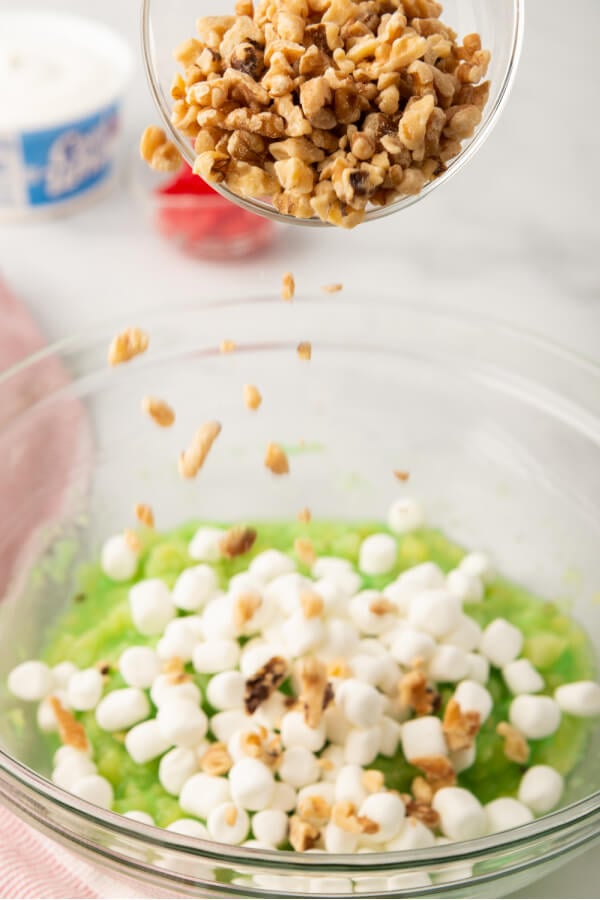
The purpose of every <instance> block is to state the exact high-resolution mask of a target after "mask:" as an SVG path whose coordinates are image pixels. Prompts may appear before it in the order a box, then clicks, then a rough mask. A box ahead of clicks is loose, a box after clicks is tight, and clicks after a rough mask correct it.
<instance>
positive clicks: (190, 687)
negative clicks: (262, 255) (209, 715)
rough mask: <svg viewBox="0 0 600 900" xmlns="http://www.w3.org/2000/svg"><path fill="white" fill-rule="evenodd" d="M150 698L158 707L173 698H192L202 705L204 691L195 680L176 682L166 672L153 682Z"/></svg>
mask: <svg viewBox="0 0 600 900" xmlns="http://www.w3.org/2000/svg"><path fill="white" fill-rule="evenodd" d="M150 699H151V700H152V702H153V703H154V705H155V706H158V707H160V706H162V705H163V704H164V703H171V702H172V701H173V700H190V701H191V702H192V703H196V704H197V705H200V702H201V700H202V693H201V691H200V688H199V687H198V685H197V684H194V682H193V681H183V682H182V683H181V684H174V683H173V680H172V678H171V676H170V675H166V674H165V675H159V676H158V677H157V678H155V679H154V681H153V682H152V687H151V688H150Z"/></svg>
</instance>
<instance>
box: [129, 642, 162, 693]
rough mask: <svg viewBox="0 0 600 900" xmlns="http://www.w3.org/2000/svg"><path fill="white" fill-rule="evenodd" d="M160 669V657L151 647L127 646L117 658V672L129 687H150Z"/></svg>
mask: <svg viewBox="0 0 600 900" xmlns="http://www.w3.org/2000/svg"><path fill="white" fill-rule="evenodd" d="M160 669H161V664H160V659H159V658H158V656H157V655H156V652H155V651H154V650H152V648H151V647H128V649H127V650H124V651H123V653H121V656H120V658H119V672H120V673H121V675H122V676H123V681H124V682H125V684H127V685H128V686H129V687H136V688H149V687H152V682H153V681H154V679H155V678H158V676H159V675H160Z"/></svg>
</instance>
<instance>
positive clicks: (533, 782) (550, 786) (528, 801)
mask: <svg viewBox="0 0 600 900" xmlns="http://www.w3.org/2000/svg"><path fill="white" fill-rule="evenodd" d="M564 789H565V781H564V778H563V777H562V775H561V774H560V772H557V771H556V769H553V768H552V766H532V767H531V769H528V770H527V771H526V772H525V774H524V775H523V777H522V779H521V784H520V785H519V795H518V796H519V800H520V801H521V803H524V804H525V806H527V807H529V809H530V810H531V812H532V813H534V814H535V815H536V816H543V815H545V813H548V812H550V810H552V809H554V807H555V806H558V803H559V802H560V798H561V797H562V793H563V791H564Z"/></svg>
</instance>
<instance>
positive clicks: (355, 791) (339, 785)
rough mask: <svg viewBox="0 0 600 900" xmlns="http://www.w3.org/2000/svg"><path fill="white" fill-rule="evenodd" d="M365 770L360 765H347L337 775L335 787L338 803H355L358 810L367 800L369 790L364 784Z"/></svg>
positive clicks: (335, 796)
mask: <svg viewBox="0 0 600 900" xmlns="http://www.w3.org/2000/svg"><path fill="white" fill-rule="evenodd" d="M363 775H364V769H363V768H362V767H361V766H358V765H351V764H347V765H344V766H342V767H341V769H340V770H339V771H338V773H337V778H336V780H335V785H334V798H335V801H336V803H342V802H344V801H346V802H348V803H353V804H354V806H355V807H356V808H357V809H358V808H359V807H360V806H361V805H362V804H363V803H364V801H365V800H366V798H367V789H366V788H365V786H364V783H363Z"/></svg>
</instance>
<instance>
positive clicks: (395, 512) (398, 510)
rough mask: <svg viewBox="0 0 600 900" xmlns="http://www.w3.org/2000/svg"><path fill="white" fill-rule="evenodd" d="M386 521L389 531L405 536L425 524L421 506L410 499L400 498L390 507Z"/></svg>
mask: <svg viewBox="0 0 600 900" xmlns="http://www.w3.org/2000/svg"><path fill="white" fill-rule="evenodd" d="M387 521H388V525H389V526H390V531H394V532H395V533H396V534H406V533H407V532H408V531H414V530H415V529H416V528H421V527H422V526H423V525H424V524H425V513H424V511H423V507H422V506H421V504H420V503H418V502H417V501H416V500H413V499H412V497H402V498H401V499H400V500H395V501H394V503H392V505H391V506H390V508H389V510H388V516H387Z"/></svg>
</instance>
